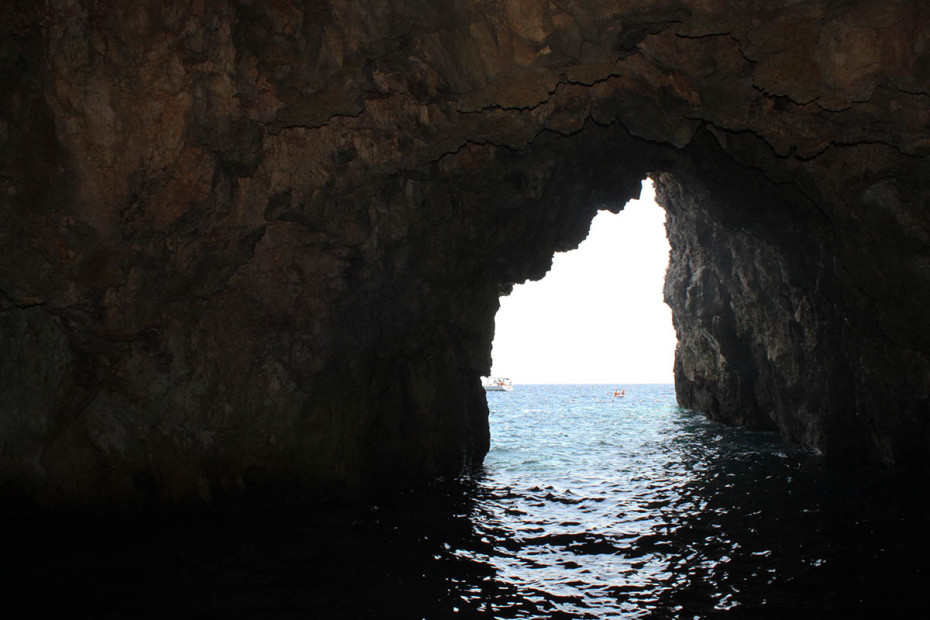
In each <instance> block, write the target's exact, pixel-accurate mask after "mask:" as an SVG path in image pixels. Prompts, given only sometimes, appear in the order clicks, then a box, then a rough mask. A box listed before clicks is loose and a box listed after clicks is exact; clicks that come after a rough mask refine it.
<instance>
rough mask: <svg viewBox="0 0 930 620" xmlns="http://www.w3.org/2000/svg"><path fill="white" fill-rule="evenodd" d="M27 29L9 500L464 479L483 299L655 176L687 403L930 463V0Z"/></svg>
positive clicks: (478, 395)
mask: <svg viewBox="0 0 930 620" xmlns="http://www.w3.org/2000/svg"><path fill="white" fill-rule="evenodd" d="M8 4H9V6H10V8H9V10H5V11H3V13H2V16H0V76H2V80H0V345H2V346H0V485H2V489H3V490H4V492H6V493H16V494H22V495H24V496H25V497H27V498H29V499H30V500H32V501H36V500H37V501H41V502H46V503H61V502H67V503H79V504H84V503H91V504H95V503H108V504H113V503H120V504H130V505H141V504H146V503H152V502H154V503H175V502H182V503H188V502H214V503H222V502H225V501H236V502H238V501H275V502H278V501H302V500H305V499H309V498H317V497H321V496H322V497H325V496H329V495H331V494H338V495H346V494H348V495H353V494H357V493H367V492H372V491H376V490H379V489H387V488H395V487H397V486H400V485H408V484H415V483H418V482H422V481H426V480H430V479H433V478H435V477H436V476H441V475H455V474H457V473H459V472H462V471H464V470H467V469H469V468H472V467H474V466H476V465H478V464H480V462H481V459H482V458H483V455H484V453H485V452H486V451H487V447H488V426H487V405H486V402H485V400H484V393H483V390H482V389H481V387H480V385H479V382H478V377H479V376H480V375H482V374H486V373H487V371H488V369H489V367H490V359H489V356H490V343H491V340H492V335H493V321H494V314H495V312H496V310H497V308H498V298H499V295H500V294H502V293H506V292H507V291H508V290H509V288H510V287H511V286H512V285H513V284H514V283H517V282H522V281H524V280H525V279H527V278H534V279H535V278H540V277H542V276H543V275H544V274H545V273H546V271H547V270H548V267H549V265H550V262H551V257H552V253H553V252H555V251H559V250H566V249H570V248H573V247H576V246H577V244H578V243H579V242H580V241H581V240H582V239H583V238H584V236H585V235H586V233H587V229H588V226H589V224H590V220H591V218H592V217H593V215H594V213H595V212H596V210H597V209H600V208H609V209H613V210H616V209H619V208H622V205H623V204H624V203H625V202H626V201H627V200H628V199H629V198H631V197H633V196H634V195H635V194H636V193H637V192H638V191H639V182H640V181H641V179H642V178H644V177H645V176H646V175H650V176H652V177H653V179H655V181H656V185H657V190H658V197H659V201H660V203H661V204H662V205H663V206H664V207H665V209H666V211H667V213H668V220H667V229H668V233H669V240H670V242H671V245H672V255H671V263H670V267H669V273H668V278H667V281H666V289H665V294H666V299H667V301H668V303H669V305H670V306H671V307H672V310H673V317H674V323H675V327H676V330H677V332H678V337H679V347H678V351H677V354H676V362H675V376H676V390H677V393H678V398H679V402H680V403H681V404H682V405H683V406H687V407H693V408H696V409H700V410H702V411H704V412H706V413H707V414H708V415H710V416H711V417H714V418H716V419H720V420H723V421H726V422H730V423H738V424H746V425H751V426H756V427H763V428H774V429H778V430H779V431H780V432H782V433H784V434H785V435H787V436H788V437H790V438H792V439H793V440H794V441H796V442H798V443H800V444H802V445H804V446H807V447H809V448H812V449H816V450H819V451H822V452H823V453H824V454H825V455H826V456H827V457H828V458H831V459H834V460H836V461H839V462H844V463H854V462H872V463H882V464H884V465H886V466H891V467H901V468H908V469H916V470H925V469H926V468H927V463H928V459H927V457H928V449H930V428H928V409H930V360H928V353H930V321H928V320H927V319H926V316H925V309H926V307H927V306H928V302H930V286H928V284H930V246H928V241H930V216H928V212H927V208H926V206H925V205H926V201H927V195H928V181H927V178H930V175H928V174H927V173H928V165H927V154H928V147H930V144H928V134H927V132H926V127H927V126H928V124H930V105H928V103H930V51H928V49H927V46H926V41H927V40H930V37H928V36H927V35H928V33H930V11H928V9H926V8H924V7H923V5H922V3H919V2H842V3H838V2H809V3H804V4H803V5H800V4H797V3H793V2H787V1H786V2H772V3H765V5H764V6H757V5H755V4H751V3H740V4H739V5H738V6H735V7H734V6H732V4H731V3H713V2H698V1H685V0H682V1H679V2H663V3H657V2H646V1H639V2H637V1H624V2H593V1H590V2H587V1H573V2H569V1H562V0H558V1H557V0H554V1H553V2H549V3H540V2H532V1H529V0H526V1H521V0H505V1H490V0H489V1H477V0H475V1H471V2H464V1H452V0H449V1H448V2H416V1H414V0H410V1H408V2H394V3H379V2H371V3H345V5H348V6H344V5H343V3H329V2H326V1H324V0H313V1H310V0H307V1H296V0H294V1H287V0H281V1H280V2H274V3H258V2H247V1H241V2H234V1H231V2H211V1H204V2H197V3H180V2H179V3H171V2H154V1H153V2H138V3H134V4H133V6H131V7H126V6H123V5H122V4H121V3H119V4H117V3H108V2H91V1H89V0H88V1H77V0H72V1H65V2H59V3H54V4H51V3H50V4H47V5H40V6H36V5H35V4H34V3H31V2H30V3H27V2H13V3H8ZM592 311H599V312H611V313H615V314H617V315H618V317H619V318H620V319H622V309H617V308H601V309H592Z"/></svg>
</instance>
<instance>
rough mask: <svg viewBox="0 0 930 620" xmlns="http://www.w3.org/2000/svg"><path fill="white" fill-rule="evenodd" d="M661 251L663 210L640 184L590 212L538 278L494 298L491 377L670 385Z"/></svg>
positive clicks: (664, 254) (672, 339) (648, 184)
mask: <svg viewBox="0 0 930 620" xmlns="http://www.w3.org/2000/svg"><path fill="white" fill-rule="evenodd" d="M669 250H670V248H669V242H668V239H667V237H666V233H665V211H664V210H663V209H662V207H660V206H658V205H657V204H656V202H655V190H654V188H653V185H652V181H651V180H650V179H646V180H644V181H643V189H642V193H641V195H640V199H639V200H631V201H630V202H628V203H627V205H626V206H625V207H624V209H623V210H622V211H621V212H620V213H619V214H612V213H609V212H607V211H601V212H599V213H598V214H597V215H596V216H595V218H594V220H593V221H592V223H591V229H590V232H589V234H588V237H587V238H586V239H585V241H584V242H582V243H581V245H580V246H579V247H578V249H576V250H573V251H569V252H564V253H556V255H555V256H554V258H553V265H552V268H551V270H550V271H549V273H548V274H547V275H546V276H545V277H544V278H543V279H541V280H539V281H536V282H527V283H525V284H522V285H517V286H515V287H514V290H513V292H512V293H511V294H510V295H507V296H504V297H502V298H501V308H500V310H499V311H498V313H497V316H496V318H495V324H496V328H495V339H494V343H493V352H492V360H493V365H492V372H491V374H492V375H495V376H507V377H510V378H511V379H512V380H513V381H514V382H515V383H516V384H519V383H536V384H539V383H543V384H544V383H551V384H573V383H576V384H581V383H597V384H608V383H609V384H635V383H672V382H673V375H672V369H673V363H674V350H675V345H676V342H677V339H676V336H675V331H674V329H673V327H672V318H671V310H670V309H669V307H668V306H667V305H665V303H664V301H663V295H662V289H663V284H664V282H665V272H666V269H667V266H668V259H669Z"/></svg>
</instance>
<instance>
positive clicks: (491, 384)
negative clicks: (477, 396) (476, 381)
mask: <svg viewBox="0 0 930 620" xmlns="http://www.w3.org/2000/svg"><path fill="white" fill-rule="evenodd" d="M481 385H482V386H484V391H485V392H513V383H512V382H511V381H510V379H508V378H506V377H488V378H487V379H485V380H484V381H482V382H481Z"/></svg>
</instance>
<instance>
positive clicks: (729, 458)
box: [0, 385, 930, 618]
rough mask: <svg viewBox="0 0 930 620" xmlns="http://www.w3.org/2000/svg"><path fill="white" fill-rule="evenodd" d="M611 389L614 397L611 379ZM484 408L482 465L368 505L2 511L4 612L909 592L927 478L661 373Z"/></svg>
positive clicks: (888, 597)
mask: <svg viewBox="0 0 930 620" xmlns="http://www.w3.org/2000/svg"><path fill="white" fill-rule="evenodd" d="M619 388H625V389H626V396H625V397H623V398H617V397H614V396H613V394H614V390H616V389H619ZM488 405H489V409H490V424H491V433H492V442H491V450H490V453H489V454H488V456H487V459H486V461H485V465H484V468H483V470H482V471H479V472H476V473H475V474H474V475H472V476H467V477H463V478H462V479H459V480H446V481H440V482H437V483H436V484H435V485H433V486H431V487H429V488H427V489H419V490H416V491H407V492H404V493H398V494H395V495H392V496H390V497H386V498H382V499H380V500H378V501H377V502H374V503H366V504H365V505H362V506H352V507H347V508H343V509H339V510H336V509H332V510H320V509H319V508H314V509H308V510H289V511H282V510H275V511H266V512H244V513H233V514H225V515H211V516H209V517H203V518H201V519H192V518H189V517H188V518H172V519H167V518H166V519H164V520H157V521H152V520H144V521H142V520H136V521H134V520H132V519H130V520H128V521H123V522H120V523H118V524H117V523H114V522H113V521H112V520H110V521H107V520H96V519H88V518H85V519H83V520H79V521H76V522H71V523H62V522H60V521H54V520H50V519H45V520H41V519H40V520H34V521H31V522H29V523H28V524H22V523H20V525H19V527H18V528H10V527H7V528H5V531H3V533H2V535H0V552H2V553H3V554H4V557H5V560H4V564H5V565H6V566H7V568H8V569H10V574H9V575H8V576H7V577H6V578H5V580H4V582H3V586H2V587H4V588H5V590H6V592H5V594H4V600H5V601H6V603H5V605H6V609H7V610H11V609H13V608H14V607H15V605H14V603H22V602H25V603H26V605H27V607H26V608H25V610H26V611H27V612H28V613H29V614H30V616H35V615H36V614H37V613H40V612H41V611H42V610H43V609H67V610H69V615H71V616H76V617H97V618H104V617H114V618H115V617H120V618H140V617H144V618H156V617H172V618H178V617H182V618H186V617H218V618H446V617H461V618H717V617H728V618H807V617H814V618H834V617H837V618H850V617H912V616H916V615H917V614H918V613H921V612H922V611H923V610H924V606H925V598H926V589H925V587H926V583H925V582H926V578H927V571H926V569H925V567H924V565H923V564H924V561H925V558H926V557H927V552H928V551H930V543H928V535H927V532H928V530H927V527H928V525H930V520H928V517H927V515H926V514H925V513H924V512H923V511H922V505H921V500H922V498H923V495H924V494H925V492H926V484H925V483H926V479H920V480H914V479H913V478H903V477H900V476H896V475H893V474H889V473H887V472H886V473H882V472H876V471H857V472H847V473H841V472H838V471H835V470H832V469H830V468H828V467H827V466H825V464H824V463H823V462H822V460H821V459H820V458H819V457H817V456H816V455H813V454H810V453H808V452H805V451H802V450H799V449H797V448H795V447H793V446H792V445H790V444H789V443H788V442H786V441H784V440H783V439H781V438H779V437H778V436H776V435H773V434H770V433H761V432H752V431H747V430H745V429H737V428H729V427H726V426H723V425H721V424H718V423H714V422H710V421H708V420H707V419H706V418H704V417H703V416H702V415H700V414H698V413H695V412H692V411H687V410H684V409H681V408H679V407H678V406H677V405H676V404H675V398H674V393H673V389H672V387H671V386H669V385H625V386H620V385H616V386H614V385H610V386H606V385H602V386H595V385H562V386H552V385H550V386H521V385H518V386H516V387H515V389H514V391H513V392H496V393H489V394H488ZM36 588H39V589H40V591H41V595H34V594H28V593H29V592H33V591H35V589H36ZM4 615H6V614H4ZM921 615H922V614H921ZM9 617H17V616H15V615H11V616H9Z"/></svg>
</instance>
